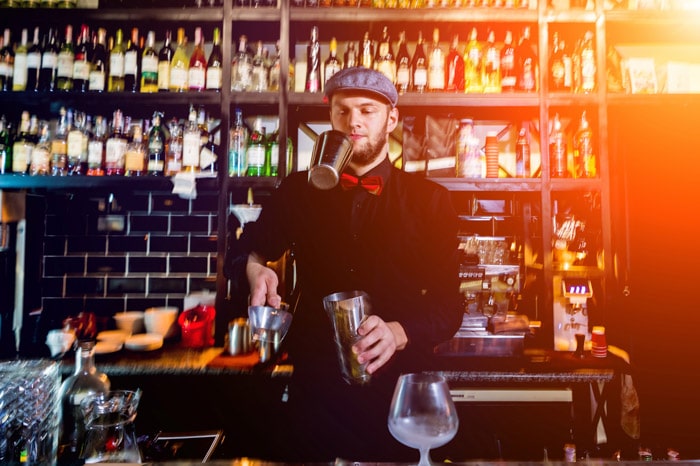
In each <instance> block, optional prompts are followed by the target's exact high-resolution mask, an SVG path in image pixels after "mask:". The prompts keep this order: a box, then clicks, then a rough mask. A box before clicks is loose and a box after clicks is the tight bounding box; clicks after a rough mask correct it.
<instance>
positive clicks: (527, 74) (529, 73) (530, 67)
mask: <svg viewBox="0 0 700 466" xmlns="http://www.w3.org/2000/svg"><path fill="white" fill-rule="evenodd" d="M516 59H517V62H516V63H517V70H518V74H517V76H518V80H517V87H518V90H519V91H525V92H535V91H537V76H538V66H537V54H536V53H535V49H534V48H533V46H532V41H531V39H530V26H525V27H524V28H523V35H522V37H521V38H520V43H519V44H518V47H517V49H516Z"/></svg>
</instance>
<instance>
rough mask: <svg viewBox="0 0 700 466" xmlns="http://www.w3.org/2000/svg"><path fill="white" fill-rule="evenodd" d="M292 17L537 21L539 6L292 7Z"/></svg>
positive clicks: (304, 18)
mask: <svg viewBox="0 0 700 466" xmlns="http://www.w3.org/2000/svg"><path fill="white" fill-rule="evenodd" d="M289 17H290V19H291V21H323V22H324V23H328V22H332V21H339V22H383V21H388V22H392V21H394V22H402V23H405V22H421V23H436V22H443V23H444V22H447V23H456V22H465V21H466V22H470V23H478V22H489V23H537V10H535V9H527V8H480V7H472V8H417V9H396V8H354V7H331V8H290V10H289Z"/></svg>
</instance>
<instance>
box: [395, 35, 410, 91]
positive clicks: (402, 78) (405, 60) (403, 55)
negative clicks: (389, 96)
mask: <svg viewBox="0 0 700 466" xmlns="http://www.w3.org/2000/svg"><path fill="white" fill-rule="evenodd" d="M410 88H411V55H410V54H409V53H408V46H407V45H406V31H401V32H400V33H399V47H398V51H397V52H396V90H397V91H398V93H399V94H405V93H406V92H408V90H409V89H410Z"/></svg>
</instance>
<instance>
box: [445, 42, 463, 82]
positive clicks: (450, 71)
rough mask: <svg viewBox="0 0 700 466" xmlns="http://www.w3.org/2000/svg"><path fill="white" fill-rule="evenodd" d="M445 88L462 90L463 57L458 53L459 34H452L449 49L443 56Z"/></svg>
mask: <svg viewBox="0 0 700 466" xmlns="http://www.w3.org/2000/svg"><path fill="white" fill-rule="evenodd" d="M445 90H447V91H450V92H464V58H463V57H462V54H461V53H459V35H457V34H455V35H454V36H452V43H451V44H450V50H449V51H448V52H447V57H445Z"/></svg>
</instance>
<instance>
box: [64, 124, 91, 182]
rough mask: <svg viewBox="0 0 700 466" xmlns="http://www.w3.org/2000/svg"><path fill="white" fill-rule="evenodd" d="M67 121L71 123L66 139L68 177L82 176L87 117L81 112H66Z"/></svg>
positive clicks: (84, 159) (86, 140)
mask: <svg viewBox="0 0 700 466" xmlns="http://www.w3.org/2000/svg"><path fill="white" fill-rule="evenodd" d="M68 113H69V116H68V121H69V122H72V124H71V127H70V129H69V130H68V136H67V139H66V154H67V165H66V170H67V172H68V174H69V175H83V174H85V171H84V170H83V168H84V166H85V163H86V162H87V149H88V137H87V134H86V133H85V124H86V119H87V115H85V113H83V112H72V111H71V110H69V111H68Z"/></svg>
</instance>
